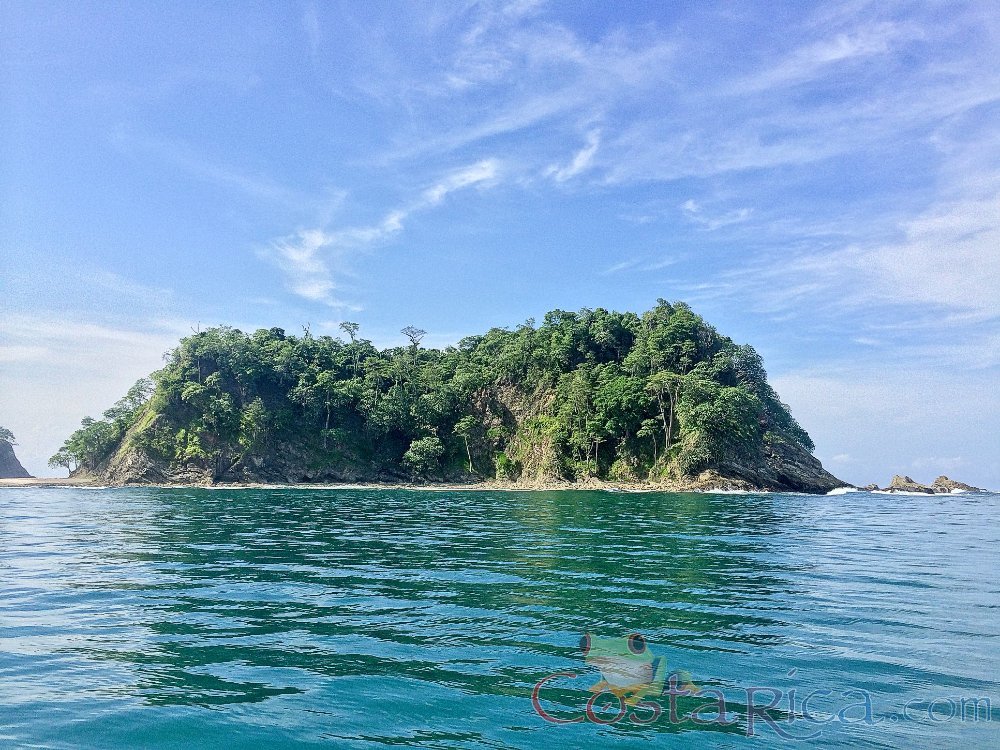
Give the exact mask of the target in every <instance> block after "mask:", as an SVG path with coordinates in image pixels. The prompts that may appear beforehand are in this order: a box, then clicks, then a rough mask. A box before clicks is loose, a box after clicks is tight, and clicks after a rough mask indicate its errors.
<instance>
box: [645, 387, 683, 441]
mask: <svg viewBox="0 0 1000 750" xmlns="http://www.w3.org/2000/svg"><path fill="white" fill-rule="evenodd" d="M683 383H684V376H683V375H678V374H677V373H676V372H663V371H661V372H657V373H654V374H653V375H651V376H650V378H649V380H648V381H647V384H646V390H648V391H649V392H650V393H652V394H653V395H654V396H655V397H656V404H657V406H658V407H659V410H660V421H661V422H662V424H663V436H664V437H663V452H664V453H666V452H667V451H669V450H670V441H671V436H672V435H673V432H674V415H675V414H676V411H677V403H678V399H680V392H681V386H682V385H683ZM668 412H669V418H668Z"/></svg>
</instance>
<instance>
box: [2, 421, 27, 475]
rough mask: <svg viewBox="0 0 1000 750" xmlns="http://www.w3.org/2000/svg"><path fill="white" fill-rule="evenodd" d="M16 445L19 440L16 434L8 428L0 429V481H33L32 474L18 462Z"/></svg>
mask: <svg viewBox="0 0 1000 750" xmlns="http://www.w3.org/2000/svg"><path fill="white" fill-rule="evenodd" d="M15 445H17V440H16V439H15V438H14V433H13V432H11V431H10V430H8V429H7V428H6V427H0V479H32V478H33V477H32V476H31V474H29V473H28V471H27V470H26V469H25V468H24V467H23V466H21V462H20V461H18V460H17V455H15V453H14V446H15Z"/></svg>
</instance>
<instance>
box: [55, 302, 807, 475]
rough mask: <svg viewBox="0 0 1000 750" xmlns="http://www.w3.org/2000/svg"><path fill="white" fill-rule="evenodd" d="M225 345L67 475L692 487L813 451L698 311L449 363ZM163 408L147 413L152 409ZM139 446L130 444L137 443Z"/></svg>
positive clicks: (551, 317) (204, 343)
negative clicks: (106, 471) (687, 482)
mask: <svg viewBox="0 0 1000 750" xmlns="http://www.w3.org/2000/svg"><path fill="white" fill-rule="evenodd" d="M341 327H342V329H343V330H344V332H345V333H347V334H348V336H349V339H350V340H349V341H347V342H345V341H342V340H340V339H335V338H331V337H328V336H320V337H316V336H313V335H312V334H311V333H310V332H309V331H308V330H307V331H306V332H305V333H304V335H302V336H290V335H286V333H285V332H284V331H282V330H281V329H278V328H272V329H269V330H264V329H262V330H259V331H257V332H255V333H253V334H246V333H243V332H241V331H239V330H236V329H233V328H227V327H221V328H214V329H209V330H206V331H203V332H200V333H197V334H195V335H193V336H189V337H187V338H185V339H183V340H182V341H181V342H180V345H179V346H178V347H177V348H176V349H175V350H174V351H173V352H171V353H170V354H169V357H168V360H169V361H168V363H167V365H166V366H165V367H164V368H163V369H162V370H161V371H159V372H157V373H155V374H154V375H153V380H154V381H155V389H154V390H152V392H150V387H149V382H148V381H140V383H138V384H137V385H136V386H134V387H133V389H132V390H131V391H129V394H128V395H126V397H125V398H124V399H122V401H120V402H119V403H118V404H116V405H115V407H113V408H112V409H110V410H109V411H108V412H106V413H105V415H104V419H103V420H100V421H95V420H91V419H87V420H84V423H83V426H82V427H81V429H80V430H78V431H77V432H76V433H74V434H73V435H72V436H71V437H70V439H69V440H67V442H66V444H65V445H64V447H63V449H62V450H61V451H60V453H59V454H57V455H56V456H54V457H53V462H54V463H55V464H58V465H66V466H69V465H70V464H73V465H75V466H79V467H83V468H94V467H98V466H99V465H100V464H101V462H103V461H106V460H107V459H108V458H109V457H110V456H111V455H112V454H113V453H114V452H115V451H116V450H117V449H118V448H119V447H120V446H121V445H122V444H123V441H124V443H125V444H126V445H128V446H131V447H134V448H137V449H140V450H142V451H144V452H146V453H147V454H148V455H150V456H152V457H154V458H155V459H157V460H158V461H161V462H165V463H168V464H172V465H181V464H183V465H188V466H191V465H194V466H203V467H205V468H206V470H207V471H209V472H210V473H211V474H212V476H214V477H215V478H223V477H231V476H247V475H248V474H252V473H253V472H254V471H256V470H257V469H256V468H255V467H257V468H259V467H261V466H263V467H267V466H268V465H273V464H274V463H275V460H280V461H284V462H285V463H286V464H288V463H289V462H290V461H291V460H292V459H291V458H289V456H293V457H295V460H297V461H298V462H299V463H300V464H304V465H306V466H307V467H308V469H309V472H310V475H313V476H322V475H324V472H327V473H329V474H338V473H339V474H351V475H355V476H359V477H360V476H365V477H383V476H407V475H408V476H414V477H425V478H440V477H443V476H450V477H457V476H461V475H465V474H468V473H472V472H478V473H479V474H480V475H485V476H493V475H496V476H499V477H502V478H517V477H519V476H521V475H527V476H538V477H541V476H544V477H550V478H552V477H565V478H570V479H579V478H583V477H588V476H598V477H610V478H613V479H616V480H629V479H637V480H638V479H647V478H657V477H664V476H669V475H673V476H682V475H691V474H693V473H696V472H698V471H700V470H702V469H705V468H710V467H713V466H716V465H718V464H719V463H720V462H724V461H729V460H738V459H740V458H741V457H748V456H751V457H752V456H754V455H759V454H760V452H761V451H762V450H763V449H764V446H765V445H766V443H767V442H769V441H785V442H788V443H797V444H799V445H801V446H802V447H804V448H805V449H807V450H812V447H813V446H812V442H811V441H810V439H809V437H808V435H806V433H805V432H804V431H803V430H802V428H801V427H799V425H798V424H797V423H796V422H795V420H794V419H793V418H792V416H791V415H790V414H789V412H788V410H787V408H786V407H785V406H784V405H782V404H781V403H780V401H779V400H778V398H777V395H776V394H775V392H774V391H773V389H772V388H771V387H770V386H769V385H768V383H767V379H766V374H765V372H764V368H763V365H762V363H761V359H760V357H759V356H758V355H757V353H756V352H755V351H754V350H753V348H752V347H750V346H738V345H736V344H734V343H733V342H732V341H731V340H730V339H728V338H726V337H724V336H721V335H719V334H718V333H717V332H716V331H715V329H714V328H712V327H711V326H710V325H708V324H707V323H706V322H705V321H704V320H702V319H701V318H700V317H699V316H698V315H696V314H694V313H693V312H692V311H691V309H690V308H689V307H688V306H687V305H684V304H681V303H677V304H669V303H667V302H664V301H663V300H660V301H659V302H658V304H657V306H656V307H655V308H654V309H652V310H650V311H649V312H647V313H645V314H643V315H641V316H639V315H636V314H634V313H616V312H609V311H607V310H603V309H596V310H587V309H585V310H582V311H580V312H564V311H559V310H557V311H554V312H551V313H548V314H547V315H546V316H545V319H544V320H543V321H542V323H541V324H540V325H537V326H536V325H535V322H534V321H528V322H527V323H525V324H523V325H521V326H519V327H517V328H516V329H515V330H507V329H499V328H497V329H493V330H491V331H489V332H488V333H486V334H485V335H482V336H471V337H469V338H466V339H463V340H462V341H461V342H459V344H458V345H457V346H455V347H448V348H446V349H444V350H436V349H424V348H421V347H420V345H419V344H420V338H421V336H423V333H424V332H423V331H420V330H419V329H416V328H412V327H408V328H407V329H404V333H405V334H406V335H407V336H408V338H409V339H410V341H411V344H410V345H409V346H406V347H399V348H394V349H388V350H385V351H380V350H378V349H376V348H375V347H374V346H373V345H372V344H371V342H370V341H367V340H364V339H361V338H358V336H357V334H358V326H357V325H356V324H353V323H345V324H344V325H343V326H341ZM147 398H148V401H147ZM126 433H127V435H126Z"/></svg>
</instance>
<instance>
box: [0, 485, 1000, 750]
mask: <svg viewBox="0 0 1000 750" xmlns="http://www.w3.org/2000/svg"><path fill="white" fill-rule="evenodd" d="M998 573H1000V495H996V494H989V493H984V494H964V495H952V496H926V497H916V496H901V495H877V494H868V493H862V492H857V493H849V494H842V495H831V496H805V495H795V494H669V493H629V492H589V491H587V492H583V491H581V492H577V491H559V492H496V491H477V492H469V491H447V490H441V491H415V490H373V489H343V490H330V489H268V490H259V489H241V490H234V489H157V488H117V489H81V488H64V487H59V488H3V489H0V747H12V748H14V747H16V748H22V747H31V748H100V749H101V750H107V749H109V748H191V747H206V748H214V747H218V748H386V747H389V746H403V747H422V748H449V749H452V748H493V749H499V748H539V747H544V748H546V749H547V750H556V749H558V748H585V747H610V748H649V747H684V748H744V747H754V748H771V747H817V748H819V747H822V748H831V747H845V748H846V747H850V748H935V750H937V749H938V748H940V747H941V746H942V743H943V742H946V741H949V742H952V741H957V743H958V745H957V746H959V747H963V748H993V747H998V746H1000V580H998ZM622 675H631V677H629V678H628V679H625V678H623V677H622ZM629 680H631V682H629ZM626 683H627V684H626ZM623 686H625V687H626V688H628V689H625V690H623V689H622V688H623ZM616 690H617V691H618V692H620V693H621V695H619V694H617V693H616Z"/></svg>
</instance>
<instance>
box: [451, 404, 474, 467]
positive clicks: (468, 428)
mask: <svg viewBox="0 0 1000 750" xmlns="http://www.w3.org/2000/svg"><path fill="white" fill-rule="evenodd" d="M477 424H478V423H477V422H476V418H475V417H473V416H467V417H462V418H461V419H460V420H458V421H457V422H456V423H455V434H456V435H460V436H461V437H462V439H463V440H464V441H465V455H466V456H468V458H469V473H470V474H472V473H473V472H474V471H475V469H473V468H472V451H471V450H470V449H469V435H470V434H472V431H473V430H474V429H476V425H477Z"/></svg>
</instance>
